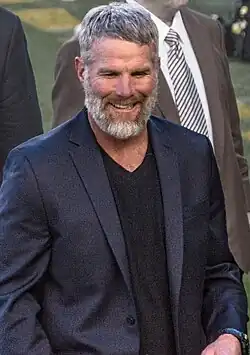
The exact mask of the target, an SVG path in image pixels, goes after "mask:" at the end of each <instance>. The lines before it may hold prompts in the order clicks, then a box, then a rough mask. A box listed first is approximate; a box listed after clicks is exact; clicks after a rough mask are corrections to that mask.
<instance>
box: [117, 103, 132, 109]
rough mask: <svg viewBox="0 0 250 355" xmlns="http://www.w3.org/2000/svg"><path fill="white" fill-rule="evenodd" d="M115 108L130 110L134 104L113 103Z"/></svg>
mask: <svg viewBox="0 0 250 355" xmlns="http://www.w3.org/2000/svg"><path fill="white" fill-rule="evenodd" d="M113 106H114V107H115V108H119V109H123V110H131V109H132V108H133V107H134V106H133V105H115V104H113Z"/></svg>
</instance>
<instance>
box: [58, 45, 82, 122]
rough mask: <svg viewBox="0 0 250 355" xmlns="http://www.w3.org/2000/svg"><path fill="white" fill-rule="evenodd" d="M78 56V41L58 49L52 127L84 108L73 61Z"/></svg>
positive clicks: (80, 87)
mask: <svg viewBox="0 0 250 355" xmlns="http://www.w3.org/2000/svg"><path fill="white" fill-rule="evenodd" d="M79 55H80V49H79V44H78V40H77V39H76V38H72V39H71V40H69V41H68V42H65V43H64V44H63V45H62V47H61V48H60V49H59V52H58V54H57V58H56V65H55V83H54V86H53V89H52V106H53V122H52V127H56V126H58V125H59V124H61V123H63V122H65V121H67V120H69V119H70V118H72V117H74V116H75V115H76V114H77V113H78V112H79V111H80V110H82V108H83V106H84V92H83V89H82V86H81V83H80V81H79V80H78V78H77V75H76V70H75V64H74V60H75V57H77V56H79Z"/></svg>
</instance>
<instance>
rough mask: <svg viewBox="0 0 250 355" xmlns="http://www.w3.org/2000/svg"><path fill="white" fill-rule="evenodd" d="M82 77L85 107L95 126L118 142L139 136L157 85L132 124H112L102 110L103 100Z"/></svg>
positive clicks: (152, 105) (85, 78)
mask: <svg viewBox="0 0 250 355" xmlns="http://www.w3.org/2000/svg"><path fill="white" fill-rule="evenodd" d="M86 74H87V73H85V77H84V82H83V88H84V93H85V106H86V108H87V110H88V113H89V114H90V115H91V118H92V119H93V121H94V122H95V123H96V125H97V126H98V127H99V128H100V129H101V130H102V131H103V132H104V133H106V134H108V135H110V136H112V137H114V138H116V139H120V140H126V139H129V138H131V137H135V136H137V135H139V134H140V133H141V132H142V131H143V130H144V129H145V127H146V125H147V122H148V120H149V117H150V115H151V112H152V110H153V108H154V106H155V103H156V99H157V85H156V86H155V89H154V90H153V92H152V94H151V95H150V96H149V97H148V98H147V99H146V101H145V102H144V104H143V107H142V110H141V112H140V114H139V116H138V117H137V119H136V121H134V122H130V121H127V122H124V121H121V122H112V118H111V117H109V116H108V115H107V114H106V113H105V111H104V109H103V100H102V99H101V98H99V97H98V96H96V95H95V93H94V92H93V91H92V88H91V86H90V84H89V78H88V75H86Z"/></svg>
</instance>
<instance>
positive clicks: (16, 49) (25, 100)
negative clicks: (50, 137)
mask: <svg viewBox="0 0 250 355" xmlns="http://www.w3.org/2000/svg"><path fill="white" fill-rule="evenodd" d="M40 133H42V119H41V113H40V108H39V104H38V99H37V93H36V86H35V80H34V76H33V71H32V67H31V63H30V59H29V54H28V51H27V43H26V38H25V35H24V32H23V28H22V25H21V22H20V20H19V18H18V17H17V16H16V15H14V14H13V13H11V12H9V11H7V10H5V9H3V8H2V7H0V184H1V180H2V168H3V165H4V162H5V159H6V157H7V154H8V153H9V151H10V150H11V149H12V148H13V147H15V146H17V145H18V144H20V143H22V142H24V141H26V140H27V139H29V138H31V137H33V136H36V135H38V134H40Z"/></svg>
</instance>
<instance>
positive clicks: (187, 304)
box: [0, 4, 247, 355]
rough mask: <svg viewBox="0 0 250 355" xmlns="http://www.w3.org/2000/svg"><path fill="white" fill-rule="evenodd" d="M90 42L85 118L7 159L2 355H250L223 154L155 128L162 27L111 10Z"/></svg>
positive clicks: (0, 245)
mask: <svg viewBox="0 0 250 355" xmlns="http://www.w3.org/2000/svg"><path fill="white" fill-rule="evenodd" d="M80 45H81V57H77V58H76V67H77V73H78V77H79V80H80V81H81V83H82V85H83V86H84V91H85V94H86V96H85V103H86V108H87V109H86V110H84V111H82V112H80V113H79V114H78V116H77V117H76V118H75V119H73V120H70V121H69V122H68V123H67V124H65V125H62V126H60V127H58V128H57V129H55V130H53V131H52V132H50V133H48V134H47V135H45V136H41V137H37V138H35V139H32V140H30V141H29V142H27V143H25V144H23V145H22V146H19V147H18V148H16V149H15V150H13V151H12V152H11V154H10V156H9V158H8V160H7V162H6V169H5V174H4V176H5V178H4V181H3V184H2V189H1V192H0V230H1V231H3V233H2V235H1V238H0V270H1V273H0V353H2V354H8V355H19V354H32V355H40V354H43V355H51V354H86V355H87V354H89V355H90V354H97V353H98V354H101V355H110V354H112V355H118V354H120V355H124V354H127V355H136V354H143V355H145V354H150V355H159V354H161V355H190V354H192V355H200V354H201V352H202V351H203V352H202V354H203V355H222V354H226V355H241V354H242V353H241V344H242V346H243V342H242V343H241V342H240V341H239V339H240V338H242V340H243V339H244V338H243V333H244V332H246V323H247V301H246V295H245V292H244V287H243V284H242V280H241V271H240V269H239V267H238V266H237V264H236V263H235V261H234V259H233V257H232V255H231V253H230V251H229V248H228V240H227V233H226V225H225V210H224V200H223V193H222V188H221V184H220V179H219V175H218V170H217V166H216V163H215V159H214V156H213V150H212V147H211V145H210V143H209V140H208V139H207V138H206V137H204V136H202V135H200V134H197V133H195V132H192V131H190V130H187V129H185V128H183V127H181V126H178V125H174V124H172V123H170V122H168V121H166V120H161V119H159V118H156V117H153V116H151V118H150V113H151V111H152V108H153V106H154V104H155V101H156V97H157V80H158V71H159V57H158V32H157V28H156V26H155V24H154V22H153V21H152V19H151V17H150V15H149V14H148V12H146V11H145V10H143V9H141V8H138V6H136V7H134V6H132V5H128V4H111V5H107V6H101V7H98V8H95V9H93V10H92V11H90V12H89V13H88V14H87V15H86V16H85V18H84V20H83V23H82V29H81V32H80ZM222 310H223V311H222ZM204 335H205V337H204ZM204 348H205V349H204ZM245 354H246V352H244V354H243V355H245Z"/></svg>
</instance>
